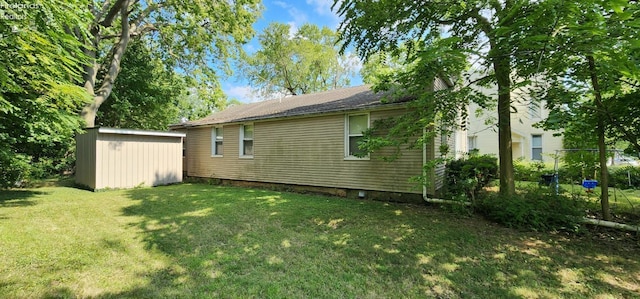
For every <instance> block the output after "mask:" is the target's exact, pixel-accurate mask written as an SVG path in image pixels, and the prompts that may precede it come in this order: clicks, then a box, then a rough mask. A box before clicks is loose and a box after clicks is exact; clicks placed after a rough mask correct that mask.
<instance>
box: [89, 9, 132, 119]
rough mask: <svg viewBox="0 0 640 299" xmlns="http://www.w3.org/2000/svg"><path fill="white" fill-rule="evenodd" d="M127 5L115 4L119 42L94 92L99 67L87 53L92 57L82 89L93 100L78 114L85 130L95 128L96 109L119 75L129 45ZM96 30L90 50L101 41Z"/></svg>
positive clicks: (94, 59) (112, 49)
mask: <svg viewBox="0 0 640 299" xmlns="http://www.w3.org/2000/svg"><path fill="white" fill-rule="evenodd" d="M129 3H130V0H120V1H118V2H117V5H121V7H119V8H120V18H121V21H120V22H121V26H120V27H121V32H120V40H119V41H118V43H116V44H114V45H113V47H112V48H111V53H112V55H111V61H108V62H105V63H108V65H109V71H108V72H107V74H106V75H105V77H104V78H103V80H102V85H101V86H100V89H98V90H97V91H95V84H96V75H97V73H98V69H99V65H98V63H97V62H96V59H97V58H96V57H95V52H91V53H89V54H92V56H90V57H91V58H93V61H92V64H91V65H89V66H87V67H86V68H85V74H84V80H85V83H84V87H85V89H86V90H87V92H88V93H89V94H90V95H91V96H93V100H92V101H91V103H89V104H87V105H86V106H85V107H84V108H83V109H82V112H81V113H80V116H81V117H82V119H84V121H85V125H86V127H87V128H91V127H95V121H96V113H97V112H98V109H99V108H100V106H101V105H102V104H103V103H104V102H105V101H106V100H107V99H108V98H109V96H110V95H111V91H112V90H113V84H114V83H115V80H116V78H117V77H118V74H119V73H120V62H121V61H122V56H123V55H124V52H125V50H126V49H127V45H128V44H129V40H130V32H129V12H128V8H129ZM114 7H115V6H114ZM111 11H114V9H113V8H112V10H111ZM111 11H110V12H109V14H110V18H109V19H113V18H114V17H115V15H111V14H112V12H111ZM97 28H99V27H95V28H94V30H92V33H93V34H94V40H93V41H92V42H93V43H94V45H93V47H92V49H97V48H98V46H99V43H100V41H101V38H100V32H99V29H97ZM91 51H94V50H91Z"/></svg>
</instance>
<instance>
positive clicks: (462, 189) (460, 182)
mask: <svg viewBox="0 0 640 299" xmlns="http://www.w3.org/2000/svg"><path fill="white" fill-rule="evenodd" d="M497 176H498V163H497V159H496V157H493V156H490V155H479V156H470V157H468V158H463V159H458V160H453V161H450V162H449V163H447V168H446V177H445V196H446V197H450V198H455V197H457V196H458V195H461V194H462V195H465V196H466V197H468V198H469V199H470V200H471V201H472V202H473V201H475V199H476V198H477V197H478V194H479V193H480V192H481V191H482V189H483V188H484V187H486V186H487V185H489V183H490V182H491V181H492V180H494V179H495V178H496V177H497Z"/></svg>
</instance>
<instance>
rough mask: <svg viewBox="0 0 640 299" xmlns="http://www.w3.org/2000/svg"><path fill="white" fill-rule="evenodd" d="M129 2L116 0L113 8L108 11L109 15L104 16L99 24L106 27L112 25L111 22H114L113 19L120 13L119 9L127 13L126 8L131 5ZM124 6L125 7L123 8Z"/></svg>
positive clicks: (127, 0)
mask: <svg viewBox="0 0 640 299" xmlns="http://www.w3.org/2000/svg"><path fill="white" fill-rule="evenodd" d="M128 4H129V0H116V2H115V3H114V4H113V6H111V9H110V10H109V12H108V13H107V15H106V16H105V17H104V20H102V21H101V22H99V23H98V24H100V25H102V26H104V27H111V24H112V23H113V20H114V19H115V18H116V16H117V15H118V12H119V11H121V12H122V14H123V15H125V14H126V13H127V10H126V8H128V6H129V5H128ZM123 7H124V8H125V9H123Z"/></svg>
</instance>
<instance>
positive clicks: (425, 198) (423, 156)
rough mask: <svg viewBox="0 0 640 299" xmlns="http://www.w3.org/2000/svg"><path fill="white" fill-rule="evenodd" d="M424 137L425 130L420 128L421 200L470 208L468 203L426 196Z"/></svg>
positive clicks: (425, 148)
mask: <svg viewBox="0 0 640 299" xmlns="http://www.w3.org/2000/svg"><path fill="white" fill-rule="evenodd" d="M426 137H427V128H426V127H424V128H422V177H423V178H424V181H423V182H422V199H423V200H424V201H425V202H431V203H442V204H460V205H464V206H470V205H471V203H470V202H466V201H464V202H463V201H455V200H446V199H438V198H429V197H428V196H427V180H428V178H427V171H426V169H425V168H424V166H425V165H427V142H426Z"/></svg>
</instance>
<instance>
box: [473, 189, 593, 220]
mask: <svg viewBox="0 0 640 299" xmlns="http://www.w3.org/2000/svg"><path fill="white" fill-rule="evenodd" d="M585 207H586V202H585V201H583V200H581V199H579V198H571V197H568V196H565V195H556V194H555V193H554V192H553V191H552V190H551V189H549V188H531V189H527V190H524V192H522V193H519V194H516V195H515V196H511V197H506V196H502V195H500V194H491V195H487V196H484V197H483V198H482V200H480V201H479V202H478V203H477V205H476V208H477V210H478V212H480V213H481V214H482V215H484V216H485V217H486V218H487V219H489V220H491V221H494V222H497V223H499V224H502V225H505V226H507V227H513V228H518V229H526V230H534V231H554V230H576V229H577V228H578V227H579V225H580V221H581V219H582V217H584V215H585Z"/></svg>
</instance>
